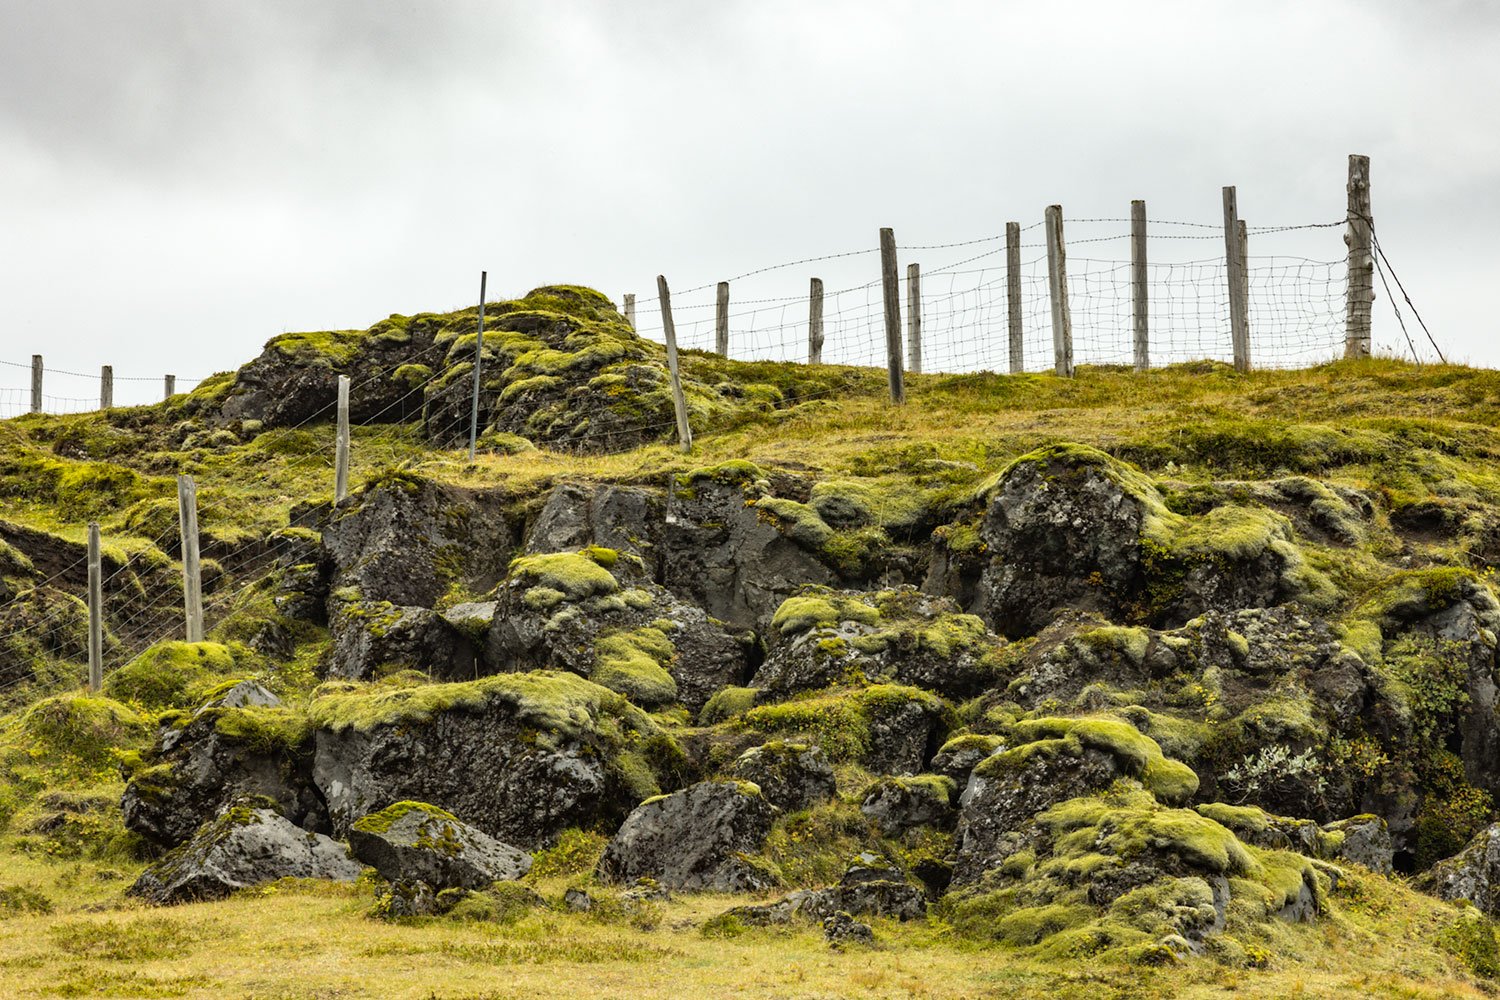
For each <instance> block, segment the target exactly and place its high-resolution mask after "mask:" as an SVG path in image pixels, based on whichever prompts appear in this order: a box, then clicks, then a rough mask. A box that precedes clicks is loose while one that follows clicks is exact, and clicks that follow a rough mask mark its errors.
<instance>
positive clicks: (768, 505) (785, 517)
mask: <svg viewBox="0 0 1500 1000" xmlns="http://www.w3.org/2000/svg"><path fill="white" fill-rule="evenodd" d="M755 510H756V512H757V513H758V514H759V515H760V517H761V520H763V521H766V522H768V523H769V524H771V525H773V526H774V527H775V528H776V530H777V531H780V532H781V533H782V534H783V535H786V536H787V537H788V538H790V539H791V540H792V541H794V542H796V543H797V544H798V545H800V546H802V548H804V549H807V550H809V551H811V552H818V551H821V550H822V549H823V547H824V546H825V545H827V544H828V543H829V542H830V541H832V540H833V537H834V534H833V529H832V528H830V527H829V526H828V525H827V524H826V523H825V522H824V521H823V519H822V518H821V517H819V516H818V512H817V511H816V510H814V509H813V508H811V507H809V506H808V505H807V504H805V503H798V502H797V501H795V500H785V499H783V498H781V497H769V496H768V497H761V498H760V499H759V500H757V501H755Z"/></svg>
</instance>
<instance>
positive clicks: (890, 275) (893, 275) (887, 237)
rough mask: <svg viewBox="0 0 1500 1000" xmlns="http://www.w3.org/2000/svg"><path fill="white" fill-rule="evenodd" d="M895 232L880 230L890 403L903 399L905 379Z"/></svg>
mask: <svg viewBox="0 0 1500 1000" xmlns="http://www.w3.org/2000/svg"><path fill="white" fill-rule="evenodd" d="M896 266H897V265H896V233H895V231H894V230H891V229H882V230H881V231H880V284H881V293H882V294H883V295H884V297H885V353H886V366H887V370H888V371H889V373H890V383H891V402H892V403H897V404H900V403H904V402H906V380H905V375H904V373H903V372H902V370H901V367H902V365H901V297H900V296H901V281H900V278H899V276H898V275H897V271H896Z"/></svg>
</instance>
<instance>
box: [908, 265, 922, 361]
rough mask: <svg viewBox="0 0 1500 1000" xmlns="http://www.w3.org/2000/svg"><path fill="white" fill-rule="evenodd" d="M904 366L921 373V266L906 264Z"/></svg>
mask: <svg viewBox="0 0 1500 1000" xmlns="http://www.w3.org/2000/svg"><path fill="white" fill-rule="evenodd" d="M906 367H907V369H908V370H910V371H911V372H912V373H913V374H915V375H920V374H922V267H921V265H919V264H908V265H906Z"/></svg>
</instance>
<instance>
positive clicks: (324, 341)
mask: <svg viewBox="0 0 1500 1000" xmlns="http://www.w3.org/2000/svg"><path fill="white" fill-rule="evenodd" d="M364 344H365V332H364V331H363V330H328V331H319V332H309V333H284V334H282V335H281V336H279V337H272V338H271V339H270V340H269V341H267V342H266V350H268V351H275V352H276V353H277V354H280V355H281V356H282V357H284V358H287V359H288V360H290V361H295V362H297V363H298V364H303V365H316V366H319V367H322V368H343V367H345V366H347V365H349V364H350V363H352V362H353V361H354V359H355V358H357V357H358V356H359V352H360V350H361V348H363V347H364Z"/></svg>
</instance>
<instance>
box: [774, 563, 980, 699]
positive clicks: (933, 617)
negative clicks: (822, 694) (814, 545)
mask: <svg viewBox="0 0 1500 1000" xmlns="http://www.w3.org/2000/svg"><path fill="white" fill-rule="evenodd" d="M770 637H771V638H770V651H769V652H768V654H767V656H766V661H765V663H764V664H763V665H762V666H761V668H760V669H759V670H758V671H757V672H756V674H755V679H754V681H753V684H754V686H755V687H757V688H763V689H766V690H768V691H772V692H775V693H777V694H788V693H792V692H796V691H807V690H814V689H817V688H823V687H827V686H829V685H830V684H834V683H837V682H839V681H841V680H842V679H844V678H846V677H851V676H858V677H862V678H864V679H865V680H867V681H869V682H871V683H877V682H891V683H897V684H910V685H915V686H918V687H923V688H927V689H929V690H932V691H937V692H939V693H940V694H942V695H944V696H946V697H950V698H967V697H971V696H973V695H975V694H977V693H979V692H980V691H981V690H983V689H985V688H987V687H990V686H992V685H993V684H994V683H995V680H996V676H997V670H998V664H999V653H1000V650H1001V649H1002V647H1003V646H1004V645H1005V641H1004V640H1003V639H1000V638H999V637H997V636H995V635H994V634H993V633H991V632H989V631H988V630H987V629H986V628H985V627H984V622H982V621H981V620H980V619H979V618H977V617H976V616H974V615H968V614H962V613H960V611H959V608H958V605H957V604H955V603H953V602H952V601H951V600H949V599H947V598H942V597H933V596H930V595H927V594H922V593H920V592H919V591H917V590H916V589H914V588H912V587H899V588H896V589H893V590H882V591H879V592H877V593H873V594H868V593H860V592H854V591H834V590H829V589H828V588H826V587H809V588H806V589H805V590H804V591H803V592H801V593H800V594H798V595H797V596H795V597H791V598H788V599H787V600H786V601H784V602H783V603H782V604H781V606H780V607H779V608H778V609H777V611H776V614H775V615H774V616H773V617H772V619H771V631H770Z"/></svg>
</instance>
